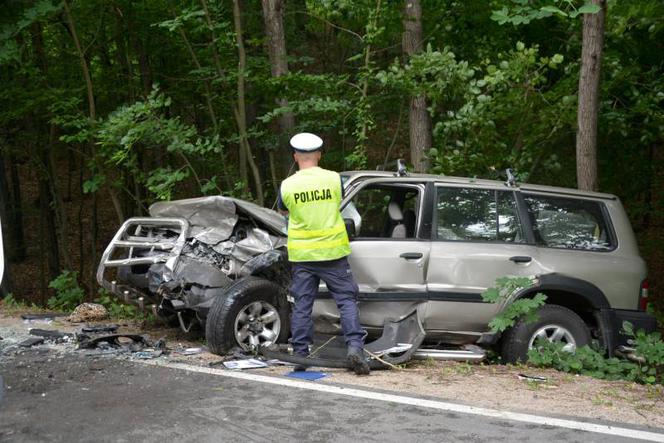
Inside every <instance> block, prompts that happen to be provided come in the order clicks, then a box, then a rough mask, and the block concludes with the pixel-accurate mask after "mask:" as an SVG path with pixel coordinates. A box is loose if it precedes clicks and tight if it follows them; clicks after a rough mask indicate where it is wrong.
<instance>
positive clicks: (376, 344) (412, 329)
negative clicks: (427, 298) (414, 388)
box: [258, 308, 426, 370]
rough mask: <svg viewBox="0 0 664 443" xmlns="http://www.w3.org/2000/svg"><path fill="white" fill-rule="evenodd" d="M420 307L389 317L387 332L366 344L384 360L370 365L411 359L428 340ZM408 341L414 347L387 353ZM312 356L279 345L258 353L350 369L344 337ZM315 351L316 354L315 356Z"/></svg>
mask: <svg viewBox="0 0 664 443" xmlns="http://www.w3.org/2000/svg"><path fill="white" fill-rule="evenodd" d="M418 313H419V310H418V309H417V308H415V309H413V310H412V311H411V312H410V313H408V314H407V315H405V316H403V317H402V318H400V319H388V320H386V321H385V325H384V327H383V334H382V335H381V336H380V337H379V338H378V339H377V340H374V341H372V342H370V343H367V344H366V345H365V346H364V349H365V350H366V351H368V354H369V356H370V357H371V356H380V360H377V359H374V358H372V359H371V360H369V367H370V368H371V369H372V370H373V369H385V368H386V367H387V366H389V365H397V364H402V363H405V362H407V361H409V360H410V359H411V358H412V357H413V355H414V354H415V351H416V350H417V349H418V348H419V347H420V345H421V344H422V342H423V341H424V337H425V335H426V334H425V332H424V328H423V327H422V322H421V320H420V317H419V315H418ZM404 343H407V344H409V345H410V346H409V347H407V349H404V350H402V351H399V352H394V353H390V352H386V351H388V350H390V349H394V348H395V347H396V346H397V345H398V344H404ZM315 348H316V349H315V351H314V352H312V356H309V357H302V356H297V355H291V354H289V353H288V352H284V351H282V350H280V349H279V348H278V347H269V348H258V352H259V353H260V354H262V355H264V356H265V357H268V358H270V359H278V360H281V361H286V362H289V363H295V364H297V365H303V366H317V367H326V368H348V367H349V365H348V361H347V359H346V344H345V342H344V339H343V337H342V336H335V337H333V338H331V339H328V340H326V341H325V342H324V344H323V345H322V346H321V345H320V344H319V345H318V346H316V347H315ZM314 354H315V356H313V355H314Z"/></svg>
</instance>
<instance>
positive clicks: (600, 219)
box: [524, 194, 616, 251]
mask: <svg viewBox="0 0 664 443" xmlns="http://www.w3.org/2000/svg"><path fill="white" fill-rule="evenodd" d="M524 199H525V201H526V205H527V207H528V212H529V213H530V218H531V222H532V225H533V231H534V233H535V239H536V240H537V242H538V243H539V244H541V245H544V246H547V247H550V248H565V249H582V250H589V251H609V250H611V249H613V248H615V246H616V245H615V241H614V240H613V236H612V235H611V233H610V231H609V225H608V223H607V221H606V217H605V216H604V211H603V210H602V208H603V206H604V205H603V204H602V203H600V202H596V201H590V200H580V199H572V198H561V197H550V196H542V195H528V194H525V195H524Z"/></svg>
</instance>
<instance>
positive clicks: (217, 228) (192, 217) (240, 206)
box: [150, 195, 288, 244]
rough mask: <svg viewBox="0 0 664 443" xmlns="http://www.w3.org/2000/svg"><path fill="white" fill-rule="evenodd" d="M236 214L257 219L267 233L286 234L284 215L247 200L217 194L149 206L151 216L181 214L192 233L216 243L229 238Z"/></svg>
mask: <svg viewBox="0 0 664 443" xmlns="http://www.w3.org/2000/svg"><path fill="white" fill-rule="evenodd" d="M238 213H240V214H242V215H245V216H247V217H249V218H251V219H254V220H256V221H257V222H259V223H260V224H261V225H263V226H264V227H265V228H266V229H267V230H269V231H270V233H272V234H274V235H277V236H280V237H285V236H286V235H287V233H288V222H287V221H286V218H285V217H283V216H282V215H281V214H279V213H278V212H277V211H273V210H271V209H267V208H263V207H261V206H258V205H256V204H254V203H250V202H248V201H244V200H239V199H236V198H232V197H222V196H220V195H216V196H210V197H198V198H188V199H183V200H173V201H168V202H157V203H154V204H152V205H151V206H150V215H151V216H152V217H182V218H184V219H186V220H187V221H189V224H190V226H191V229H192V236H195V237H197V238H198V239H200V240H201V241H205V240H204V239H205V238H207V239H208V241H206V243H209V244H215V243H217V242H218V241H221V240H225V239H227V238H228V237H230V235H231V232H232V231H233V227H234V226H235V224H236V223H237V220H238Z"/></svg>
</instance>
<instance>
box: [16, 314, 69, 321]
mask: <svg viewBox="0 0 664 443" xmlns="http://www.w3.org/2000/svg"><path fill="white" fill-rule="evenodd" d="M67 315H68V314H62V313H57V312H48V313H46V314H21V318H22V319H23V320H28V321H35V320H51V321H52V320H54V319H55V318H56V317H66V316H67Z"/></svg>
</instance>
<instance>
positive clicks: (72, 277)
mask: <svg viewBox="0 0 664 443" xmlns="http://www.w3.org/2000/svg"><path fill="white" fill-rule="evenodd" d="M48 287H49V288H52V289H55V291H56V293H55V295H54V296H53V297H51V298H49V299H48V302H47V305H48V307H49V308H50V309H54V310H57V311H65V312H66V311H72V310H74V308H75V307H76V306H78V305H79V304H80V303H81V302H82V301H83V297H84V296H85V293H84V292H83V289H82V288H81V287H80V286H79V285H78V272H76V271H66V270H65V271H62V273H61V274H60V275H58V276H57V277H56V278H55V280H52V281H51V282H50V283H49V284H48Z"/></svg>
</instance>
